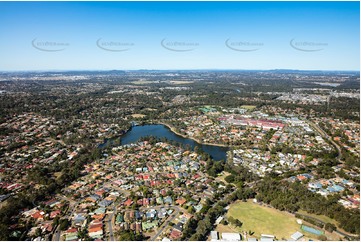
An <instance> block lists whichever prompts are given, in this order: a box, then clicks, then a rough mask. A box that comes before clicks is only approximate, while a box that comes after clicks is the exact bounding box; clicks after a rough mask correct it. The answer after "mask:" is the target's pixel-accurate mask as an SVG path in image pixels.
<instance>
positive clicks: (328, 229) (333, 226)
mask: <svg viewBox="0 0 361 242" xmlns="http://www.w3.org/2000/svg"><path fill="white" fill-rule="evenodd" d="M325 229H326V230H327V231H328V232H330V233H332V232H333V231H334V230H336V226H335V225H334V224H331V223H326V225H325Z"/></svg>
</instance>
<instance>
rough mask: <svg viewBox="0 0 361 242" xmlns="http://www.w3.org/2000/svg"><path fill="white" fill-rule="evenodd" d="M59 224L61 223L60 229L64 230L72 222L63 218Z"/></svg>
mask: <svg viewBox="0 0 361 242" xmlns="http://www.w3.org/2000/svg"><path fill="white" fill-rule="evenodd" d="M59 224H60V230H62V231H64V230H66V229H67V228H68V227H69V225H70V222H69V220H68V219H62V220H60V223H59Z"/></svg>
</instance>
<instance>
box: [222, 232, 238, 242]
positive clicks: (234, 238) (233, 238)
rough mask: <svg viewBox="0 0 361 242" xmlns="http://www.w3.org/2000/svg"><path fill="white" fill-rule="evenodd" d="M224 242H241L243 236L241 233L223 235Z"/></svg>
mask: <svg viewBox="0 0 361 242" xmlns="http://www.w3.org/2000/svg"><path fill="white" fill-rule="evenodd" d="M222 240H225V241H241V235H240V234H239V233H222Z"/></svg>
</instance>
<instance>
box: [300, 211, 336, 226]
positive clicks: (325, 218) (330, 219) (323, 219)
mask: <svg viewBox="0 0 361 242" xmlns="http://www.w3.org/2000/svg"><path fill="white" fill-rule="evenodd" d="M298 213H299V214H304V215H308V216H310V217H313V218H317V219H319V220H321V221H323V222H325V223H332V224H334V225H336V226H337V225H338V222H337V221H336V220H334V219H332V218H329V217H327V216H325V215H316V214H312V213H307V212H306V211H303V210H299V211H298Z"/></svg>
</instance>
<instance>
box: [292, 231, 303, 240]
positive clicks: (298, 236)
mask: <svg viewBox="0 0 361 242" xmlns="http://www.w3.org/2000/svg"><path fill="white" fill-rule="evenodd" d="M302 237H303V234H302V233H301V232H298V231H297V232H296V233H294V234H293V235H291V239H293V240H299V239H301V238H302Z"/></svg>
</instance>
